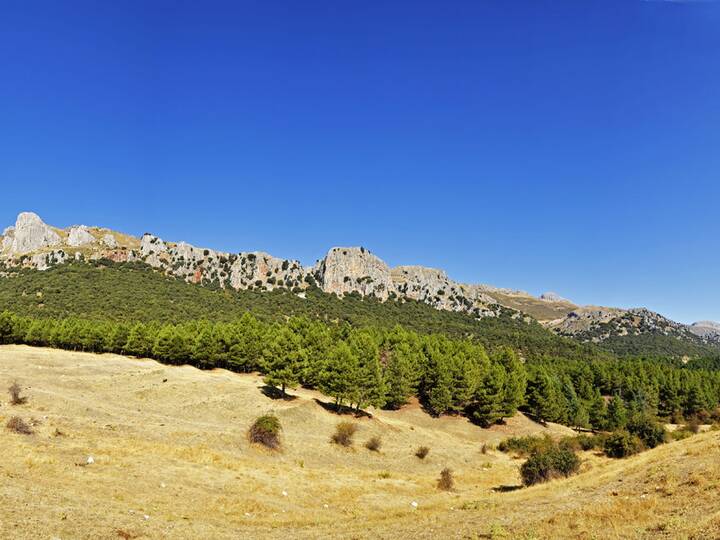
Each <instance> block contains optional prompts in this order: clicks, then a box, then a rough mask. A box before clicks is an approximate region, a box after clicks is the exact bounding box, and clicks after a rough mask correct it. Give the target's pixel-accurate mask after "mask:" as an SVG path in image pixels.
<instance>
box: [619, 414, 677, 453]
mask: <svg viewBox="0 0 720 540" xmlns="http://www.w3.org/2000/svg"><path fill="white" fill-rule="evenodd" d="M627 430H628V431H629V432H630V433H632V434H633V435H637V436H638V437H639V438H640V440H641V441H642V442H643V443H644V444H645V446H646V447H648V448H655V447H656V446H659V445H661V444H663V443H664V442H667V440H668V434H667V430H666V429H665V426H664V425H662V424H661V423H660V422H658V421H657V420H655V419H653V418H650V417H649V416H644V415H643V416H637V417H635V418H633V419H632V420H630V422H628V425H627Z"/></svg>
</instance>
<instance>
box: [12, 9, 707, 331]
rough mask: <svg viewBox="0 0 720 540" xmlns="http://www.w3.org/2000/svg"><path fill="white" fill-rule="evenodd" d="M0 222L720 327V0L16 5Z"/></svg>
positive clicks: (13, 17)
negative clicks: (321, 261)
mask: <svg viewBox="0 0 720 540" xmlns="http://www.w3.org/2000/svg"><path fill="white" fill-rule="evenodd" d="M0 182H1V185H2V186H1V188H0V223H1V224H2V225H6V224H7V225H9V224H11V223H12V222H13V221H14V217H15V215H16V214H17V213H18V212H19V211H21V210H34V211H36V212H38V213H39V214H40V215H41V216H42V217H43V218H44V219H45V220H46V221H48V222H49V223H52V224H55V225H59V226H67V225H70V224H73V223H85V224H89V225H96V224H97V225H105V226H108V227H112V228H115V229H118V230H122V231H125V232H129V233H134V234H141V233H143V232H145V231H152V232H154V233H156V234H159V235H161V236H162V237H164V238H167V239H172V240H186V241H189V242H192V243H195V244H198V245H203V246H209V247H214V248H219V249H224V250H228V251H240V250H255V249H262V250H265V251H268V252H270V253H272V254H275V255H278V256H282V257H293V258H298V259H300V260H301V261H303V262H304V263H311V262H314V261H315V259H317V258H319V257H321V256H322V255H323V254H324V252H325V251H326V249H327V248H329V247H330V246H333V245H364V246H366V247H368V248H369V249H371V250H372V251H373V252H375V253H376V254H378V255H379V256H380V257H382V258H383V259H385V260H386V261H387V262H388V263H390V264H391V265H395V264H412V263H417V264H424V265H429V266H435V267H441V268H444V269H446V270H447V271H448V272H449V274H450V275H451V277H454V278H456V279H459V280H463V281H468V282H482V283H490V284H494V285H499V286H508V287H515V288H522V289H525V290H529V291H530V292H533V293H540V292H542V291H544V290H556V291H557V292H559V293H561V294H563V295H565V296H568V297H570V298H572V299H574V300H575V301H577V302H580V303H595V304H604V305H619V306H639V305H643V306H648V307H650V308H652V309H655V310H658V311H661V312H663V313H665V314H667V315H669V316H671V317H674V318H676V319H678V320H681V321H686V322H689V321H692V320H697V319H704V318H709V319H716V320H720V287H718V278H719V276H720V249H718V238H719V237H720V223H719V215H718V214H719V213H718V209H719V208H720V3H716V2H712V1H680V0H676V1H662V0H657V1H642V0H619V1H612V0H595V1H583V2H579V1H577V0H566V1H559V0H552V1H550V0H548V1H543V0H525V1H513V0H473V1H467V2H440V1H436V2H425V1H418V0H413V1H406V2H393V1H382V2H380V1H377V2H375V1H370V2H358V1H355V2H350V1H347V2H346V1H338V0H328V1H327V2H313V1H307V2H297V1H285V2H272V1H257V2H243V1H235V2H213V1H204V2H189V1H188V2H182V1H174V2H153V1H149V0H144V1H123V2H97V1H92V2H90V1H88V2H83V1H76V0H74V1H70V2H57V1H51V2H41V1H25V0H23V1H8V0H5V1H2V2H0Z"/></svg>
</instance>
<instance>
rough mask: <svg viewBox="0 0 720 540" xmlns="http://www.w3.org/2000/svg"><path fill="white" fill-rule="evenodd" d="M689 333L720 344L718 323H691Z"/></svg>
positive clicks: (719, 326) (719, 324)
mask: <svg viewBox="0 0 720 540" xmlns="http://www.w3.org/2000/svg"><path fill="white" fill-rule="evenodd" d="M688 328H689V329H690V331H691V332H692V333H693V334H695V335H698V336H700V337H702V338H705V339H708V340H714V341H718V342H720V323H718V322H714V321H698V322H696V323H692V324H691V325H690V326H689V327H688Z"/></svg>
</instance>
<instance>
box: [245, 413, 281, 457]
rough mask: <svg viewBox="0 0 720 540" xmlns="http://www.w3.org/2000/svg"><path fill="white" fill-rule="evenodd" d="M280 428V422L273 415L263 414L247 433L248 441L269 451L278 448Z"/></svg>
mask: <svg viewBox="0 0 720 540" xmlns="http://www.w3.org/2000/svg"><path fill="white" fill-rule="evenodd" d="M281 431H282V426H281V425H280V420H279V419H278V417H277V416H275V415H274V414H264V415H262V416H261V417H259V418H258V419H257V420H255V422H253V425H252V426H250V430H249V431H248V439H250V442H251V443H254V444H261V445H263V446H265V447H266V448H269V449H271V450H278V449H279V448H280V432H281Z"/></svg>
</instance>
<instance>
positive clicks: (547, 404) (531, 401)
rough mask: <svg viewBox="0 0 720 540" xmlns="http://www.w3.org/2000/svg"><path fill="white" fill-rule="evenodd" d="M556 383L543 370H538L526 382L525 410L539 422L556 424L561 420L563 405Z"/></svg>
mask: <svg viewBox="0 0 720 540" xmlns="http://www.w3.org/2000/svg"><path fill="white" fill-rule="evenodd" d="M558 386H559V383H558V381H557V380H556V379H555V378H554V377H552V376H551V375H550V374H549V373H548V372H547V370H546V369H545V368H540V369H538V371H537V372H536V373H535V376H534V377H533V378H532V379H531V380H530V381H528V388H527V410H528V412H529V413H530V414H531V415H532V416H534V417H535V418H537V420H538V421H540V422H556V421H557V420H559V419H561V418H562V414H563V410H564V403H563V396H562V393H561V392H560V389H559V388H558Z"/></svg>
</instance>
